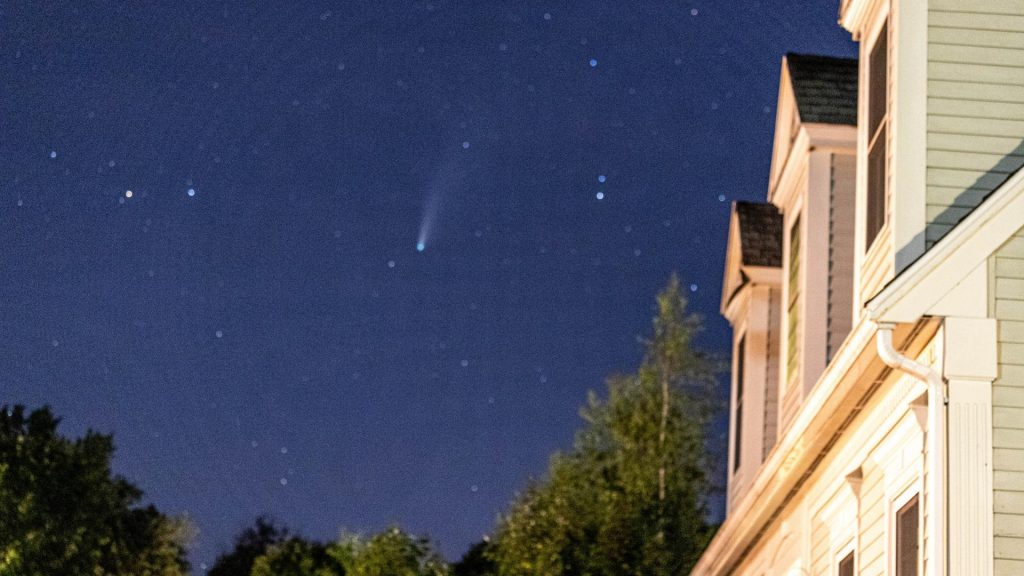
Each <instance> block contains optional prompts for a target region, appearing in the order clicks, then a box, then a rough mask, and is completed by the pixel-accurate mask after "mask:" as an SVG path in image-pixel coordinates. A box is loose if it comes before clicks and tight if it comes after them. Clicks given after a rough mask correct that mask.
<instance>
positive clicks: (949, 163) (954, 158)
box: [927, 146, 1024, 172]
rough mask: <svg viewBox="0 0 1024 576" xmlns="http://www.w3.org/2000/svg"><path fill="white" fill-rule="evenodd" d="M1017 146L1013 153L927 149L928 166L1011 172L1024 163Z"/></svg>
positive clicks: (1023, 157)
mask: <svg viewBox="0 0 1024 576" xmlns="http://www.w3.org/2000/svg"><path fill="white" fill-rule="evenodd" d="M1020 152H1021V149H1020V147H1019V146H1018V148H1017V149H1015V150H1014V153H1013V154H991V153H987V152H968V151H965V150H960V151H952V152H950V151H946V150H929V151H928V159H927V162H928V164H927V165H928V166H935V167H937V168H957V169H962V170H982V171H985V172H990V171H993V170H995V171H999V172H1013V171H1015V170H1017V169H1018V168H1020V167H1021V165H1024V155H1022V154H1021V153H1020Z"/></svg>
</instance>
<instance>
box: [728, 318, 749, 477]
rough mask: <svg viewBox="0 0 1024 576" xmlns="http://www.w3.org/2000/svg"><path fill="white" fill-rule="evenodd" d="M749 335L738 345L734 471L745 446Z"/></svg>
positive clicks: (741, 339) (737, 466)
mask: <svg viewBox="0 0 1024 576" xmlns="http://www.w3.org/2000/svg"><path fill="white" fill-rule="evenodd" d="M746 351H747V337H746V336H744V337H743V338H740V342H739V344H737V345H736V411H735V413H734V414H733V442H732V471H733V472H735V471H736V470H738V469H739V467H740V455H741V454H742V448H743V378H744V376H745V375H744V372H745V363H746V358H745V356H746Z"/></svg>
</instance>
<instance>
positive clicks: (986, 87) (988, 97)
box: [928, 80, 1024, 102]
mask: <svg viewBox="0 0 1024 576" xmlns="http://www.w3.org/2000/svg"><path fill="white" fill-rule="evenodd" d="M1022 91H1024V86H1020V85H1012V84H1009V85H1008V84H994V83H989V84H985V83H978V82H960V81H951V80H929V81H928V95H929V96H935V97H938V98H962V99H965V100H983V101H986V102H1020V101H1021V100H1022V99H1024V95H1022V94H1021V92H1022Z"/></svg>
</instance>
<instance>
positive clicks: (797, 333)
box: [784, 209, 804, 392]
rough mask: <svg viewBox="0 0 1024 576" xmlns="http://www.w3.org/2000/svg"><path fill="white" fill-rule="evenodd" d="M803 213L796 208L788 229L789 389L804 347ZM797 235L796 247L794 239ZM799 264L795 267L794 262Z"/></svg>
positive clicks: (787, 343)
mask: <svg viewBox="0 0 1024 576" xmlns="http://www.w3.org/2000/svg"><path fill="white" fill-rule="evenodd" d="M802 216H803V214H802V212H801V210H799V209H797V210H796V211H795V216H794V217H793V220H792V222H790V224H789V227H788V228H787V229H786V302H785V304H786V310H785V314H786V358H785V366H786V378H785V384H784V385H785V390H786V391H787V392H788V391H790V390H793V389H794V387H795V385H796V382H798V381H799V374H800V364H801V353H802V352H803V346H802V342H801V338H802V335H803V331H802V330H801V323H802V321H803V313H802V312H803V310H802V308H803V270H804V265H803V264H804V263H803V254H804V239H803V237H804V232H803V218H802ZM794 238H796V240H797V242H796V248H795V250H794V246H793V239H794ZM794 262H796V264H797V267H796V269H795V270H794V268H793V263H794Z"/></svg>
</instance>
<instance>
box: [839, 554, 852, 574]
mask: <svg viewBox="0 0 1024 576" xmlns="http://www.w3.org/2000/svg"><path fill="white" fill-rule="evenodd" d="M838 574H839V576H853V552H850V553H849V554H847V555H846V556H844V557H843V559H842V560H840V561H839V572H838Z"/></svg>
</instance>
